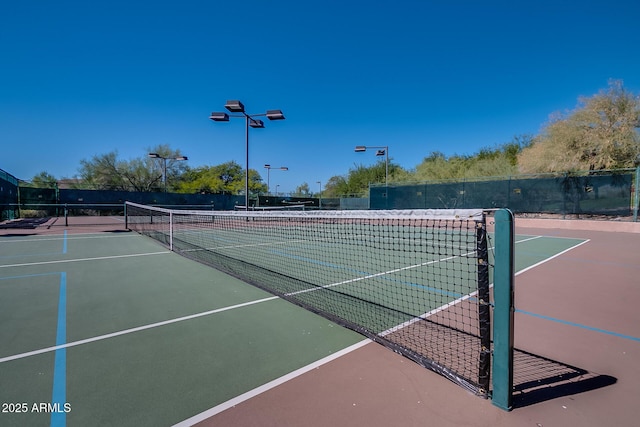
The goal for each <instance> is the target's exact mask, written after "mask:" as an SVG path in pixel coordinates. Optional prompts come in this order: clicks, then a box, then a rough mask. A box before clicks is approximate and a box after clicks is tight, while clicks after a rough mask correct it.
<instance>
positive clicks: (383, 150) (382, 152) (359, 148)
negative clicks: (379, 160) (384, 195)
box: [355, 145, 389, 185]
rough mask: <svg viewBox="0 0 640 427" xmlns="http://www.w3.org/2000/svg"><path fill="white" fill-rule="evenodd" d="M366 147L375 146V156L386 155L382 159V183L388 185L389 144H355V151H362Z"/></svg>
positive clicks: (365, 149)
mask: <svg viewBox="0 0 640 427" xmlns="http://www.w3.org/2000/svg"><path fill="white" fill-rule="evenodd" d="M367 148H376V149H378V151H376V156H385V157H386V158H385V161H384V185H389V146H388V145H384V146H374V145H367V146H365V145H357V146H356V149H355V152H356V153H362V152H364V151H367Z"/></svg>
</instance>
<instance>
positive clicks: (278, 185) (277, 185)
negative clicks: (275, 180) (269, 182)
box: [276, 184, 280, 197]
mask: <svg viewBox="0 0 640 427" xmlns="http://www.w3.org/2000/svg"><path fill="white" fill-rule="evenodd" d="M278 187H280V184H276V197H278Z"/></svg>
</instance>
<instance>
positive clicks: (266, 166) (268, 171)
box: [264, 165, 289, 194]
mask: <svg viewBox="0 0 640 427" xmlns="http://www.w3.org/2000/svg"><path fill="white" fill-rule="evenodd" d="M264 168H265V169H266V170H267V194H271V193H269V175H270V173H271V169H275V170H278V171H288V170H289V168H288V167H286V166H280V167H279V168H272V167H271V165H264Z"/></svg>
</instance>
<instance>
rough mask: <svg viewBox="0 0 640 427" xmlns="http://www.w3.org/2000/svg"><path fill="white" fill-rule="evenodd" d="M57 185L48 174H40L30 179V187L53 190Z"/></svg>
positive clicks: (55, 180) (54, 179) (56, 181)
mask: <svg viewBox="0 0 640 427" xmlns="http://www.w3.org/2000/svg"><path fill="white" fill-rule="evenodd" d="M57 185H58V180H57V179H56V178H55V177H54V176H53V175H51V174H50V173H48V172H44V171H43V172H40V173H39V174H37V175H34V176H33V178H31V182H30V187H37V188H54V187H56V186H57Z"/></svg>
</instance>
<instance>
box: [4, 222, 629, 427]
mask: <svg viewBox="0 0 640 427" xmlns="http://www.w3.org/2000/svg"><path fill="white" fill-rule="evenodd" d="M48 230H49V232H48V233H39V232H38V231H37V230H36V231H32V232H30V233H17V232H15V231H13V233H12V234H9V233H5V235H3V236H1V237H0V262H1V265H0V287H1V289H2V298H1V299H0V318H1V324H2V325H3V326H2V329H1V330H0V339H1V340H2V343H3V346H2V348H1V349H0V381H1V383H2V385H3V386H2V388H1V390H0V395H1V399H0V401H1V402H3V408H2V413H1V414H0V417H1V418H0V420H1V421H2V422H1V424H2V425H34V426H36V425H69V426H86V425H118V426H123V425H136V426H141V425H149V426H161V425H176V424H179V423H183V424H182V425H193V424H194V423H196V422H203V423H209V424H208V425H326V424H327V423H329V422H330V423H331V424H332V425H354V424H353V421H354V420H355V419H358V416H359V415H358V414H362V412H361V411H362V410H365V412H368V413H370V414H372V415H373V418H372V420H377V421H378V422H380V424H376V423H375V422H374V423H371V422H367V421H366V420H365V419H364V418H360V419H358V422H357V423H356V424H361V423H360V422H359V421H363V422H365V423H368V424H369V425H385V424H386V425H388V423H386V422H385V420H386V415H382V413H383V412H384V413H387V412H388V410H389V409H388V408H386V409H385V406H386V405H381V406H378V407H377V409H375V408H376V406H370V405H375V403H376V402H379V401H380V400H382V401H384V400H385V399H386V401H388V402H395V401H396V400H397V399H400V400H401V401H403V402H405V403H404V404H405V405H414V406H415V401H416V399H415V397H416V396H415V395H410V394H411V393H405V395H404V397H405V398H406V399H404V400H402V399H401V397H402V396H401V395H402V394H403V393H398V392H397V390H396V391H395V392H394V388H393V387H394V386H393V383H394V381H402V380H403V379H404V380H407V379H409V382H410V384H412V385H411V387H412V388H414V390H413V393H416V390H417V388H420V389H421V390H422V391H420V392H418V393H434V392H436V394H438V393H439V394H440V395H442V396H456V399H460V400H461V401H463V402H465V404H467V405H471V406H472V407H476V408H481V412H483V413H484V414H485V415H487V416H488V417H489V418H488V419H487V420H489V419H490V420H491V421H492V422H493V421H496V420H498V421H500V420H504V421H503V422H504V424H503V425H514V424H510V423H508V422H507V421H509V419H511V421H513V420H515V419H519V418H521V417H522V415H520V414H523V413H525V412H527V411H528V410H529V409H530V408H535V407H536V406H537V405H535V404H531V402H530V401H529V403H528V404H526V405H525V404H522V403H521V404H520V406H522V407H523V408H522V409H517V408H516V410H515V411H513V412H512V413H508V412H504V411H500V410H499V409H497V408H495V407H492V405H491V404H490V403H488V402H487V401H486V400H484V399H480V398H477V397H475V396H471V395H470V394H469V393H467V392H466V391H465V390H464V389H462V388H460V387H456V386H455V385H454V384H452V383H450V382H449V381H447V380H445V379H444V378H442V377H440V376H438V375H435V374H434V373H432V372H430V371H429V370H426V369H424V368H422V367H420V366H419V365H418V364H416V363H413V362H411V361H409V360H408V359H405V358H403V357H401V356H399V355H397V354H395V353H394V352H391V351H389V350H387V349H385V348H384V347H382V346H379V345H376V344H369V343H368V340H366V339H365V338H364V337H363V336H362V335H360V334H358V333H355V332H353V331H351V330H349V329H346V328H343V327H341V326H338V325H337V324H336V323H334V322H332V321H330V320H328V319H326V318H324V317H320V316H318V315H316V314H313V313H312V312H310V311H308V310H305V309H303V308H301V307H299V306H297V305H294V304H291V303H290V302H287V301H285V300H283V299H282V298H279V297H276V296H273V295H272V294H270V293H267V292H265V291H263V290H261V289H259V288H256V287H254V286H251V285H248V284H246V283H245V282H243V281H240V280H238V279H236V278H234V277H232V276H229V275H227V274H225V273H222V272H219V271H217V270H214V269H212V268H210V267H208V266H206V265H203V264H202V263H199V262H194V261H193V260H190V259H187V258H185V257H182V256H179V255H178V254H176V253H175V252H171V251H169V250H168V249H167V248H166V247H165V246H162V245H159V244H158V243H156V242H154V241H153V240H152V239H149V238H147V237H145V236H142V235H139V234H136V233H133V232H123V231H124V227H117V228H110V229H109V230H110V231H106V232H100V233H88V232H87V231H88V230H87V229H86V228H84V229H83V228H75V229H73V228H64V229H60V228H58V229H51V228H49V229H48ZM527 231H529V230H527ZM554 233H555V234H558V233H557V232H554ZM554 233H550V232H549V231H548V230H546V232H542V233H534V234H529V233H523V234H522V235H518V236H517V238H516V245H515V249H516V257H515V260H516V269H517V271H520V272H521V274H520V275H519V276H518V277H519V278H520V277H523V278H524V277H525V276H527V275H528V276H531V275H532V274H531V273H533V272H535V271H536V270H537V269H543V268H546V267H548V266H549V265H551V264H554V263H557V262H561V261H562V260H563V259H565V260H566V259H570V260H572V262H575V258H574V257H573V256H572V254H573V253H576V252H580V251H581V250H582V249H584V248H585V247H588V246H589V245H590V244H591V243H592V242H593V239H591V238H589V237H584V236H586V235H587V234H588V233H579V232H574V233H564V234H565V235H551V234H554ZM635 237H636V240H635V242H636V243H637V236H635ZM229 239H230V240H233V239H234V237H233V236H226V237H224V239H223V240H229ZM235 239H236V241H237V239H238V238H237V237H235ZM294 240H295V239H294ZM596 240H597V239H596ZM207 243H209V242H207ZM224 244H225V245H227V247H228V246H230V245H229V242H228V241H226V242H224ZM636 248H637V246H636ZM324 251H325V252H329V251H328V250H327V249H326V248H325V249H324ZM267 255H268V256H272V255H273V253H272V252H269V253H268V254H262V255H261V258H263V259H265V257H266V256H267ZM315 256H317V254H314V253H308V252H304V251H302V250H296V251H294V252H288V253H287V260H288V261H289V262H292V259H293V260H294V261H295V259H294V258H296V257H297V258H303V259H306V260H308V259H309V258H311V257H315ZM447 256H451V255H447ZM268 261H269V263H273V262H274V261H273V260H268ZM297 261H300V259H298V260H297ZM330 262H334V261H329V260H320V259H315V265H318V264H324V265H325V267H326V264H328V263H330ZM584 263H585V265H586V264H587V262H586V261H585V262H584ZM380 268H381V269H382V270H383V271H389V269H390V268H391V269H392V268H393V266H389V265H381V266H380ZM627 268H628V267H627ZM633 268H635V269H636V270H633ZM330 270H331V271H333V272H334V273H335V274H337V276H336V277H331V278H330V279H331V280H330V282H331V283H338V282H339V281H343V280H344V278H343V277H342V276H341V275H340V274H338V273H341V272H339V271H336V270H337V269H336V268H331V269H330ZM365 270H366V266H359V267H358V273H359V274H360V273H362V271H365ZM565 270H566V269H565ZM631 270H632V271H635V272H636V273H637V267H631ZM324 271H326V270H324ZM574 273H575V271H574ZM565 274H566V272H565ZM377 280H378V281H381V282H382V283H383V284H385V285H387V284H388V282H389V281H393V282H397V281H406V280H407V279H406V278H404V277H402V278H397V277H392V278H389V276H388V275H386V277H385V278H384V279H382V280H381V279H377ZM519 280H520V279H519ZM527 280H530V279H527ZM523 282H524V284H523V285H522V286H521V284H520V283H518V287H519V288H520V287H522V288H523V289H524V294H525V295H528V292H531V291H529V289H530V288H532V287H531V286H527V285H528V284H527V283H526V281H525V280H523ZM549 285H550V283H547V281H546V280H545V283H543V284H541V285H540V284H538V285H537V286H538V288H540V287H542V288H544V287H545V286H549ZM412 287H415V286H412ZM519 288H518V293H517V295H518V298H520V296H519V291H520V289H519ZM289 291H290V290H287V292H289ZM355 291H356V290H354V292H355ZM361 291H362V290H361V289H357V292H361ZM424 291H425V290H424V289H418V292H424ZM628 291H629V292H632V289H628ZM461 292H463V291H460V292H458V293H461ZM467 292H468V291H467ZM307 293H308V292H307ZM458 293H456V294H455V295H450V296H449V298H451V299H449V301H451V300H455V299H456V298H458V297H459V295H458ZM557 294H558V292H556V293H555V294H552V295H554V296H555V297H556V300H555V301H549V300H547V301H544V302H543V303H541V304H540V305H538V306H536V304H533V305H530V304H531V303H532V302H535V301H537V298H543V300H544V298H549V294H547V295H546V296H543V297H540V296H535V292H531V295H528V296H527V300H526V303H522V307H519V305H520V304H518V306H517V307H516V308H517V312H516V316H517V320H518V322H520V318H523V319H524V320H523V321H522V322H521V323H522V324H523V325H524V329H525V331H524V332H527V328H528V326H527V324H528V323H530V322H533V323H540V322H542V323H544V324H545V325H546V326H544V327H545V328H547V329H549V328H550V329H552V330H553V329H558V328H569V329H571V330H577V331H578V334H581V333H584V332H585V331H588V332H589V333H592V334H596V335H597V336H606V337H607V338H609V339H614V340H618V341H621V342H623V343H624V344H625V345H626V346H627V347H628V348H627V350H628V351H629V354H633V352H635V354H637V353H638V347H639V346H640V342H639V341H640V340H638V339H637V338H634V337H638V336H639V335H640V334H639V333H637V324H636V325H633V326H629V325H626V326H624V327H623V328H622V329H624V330H622V331H621V328H619V327H616V326H614V325H611V326H612V327H611V328H602V329H599V328H596V327H591V329H588V328H583V327H580V326H581V325H589V324H591V323H589V321H588V320H589V319H583V318H578V321H576V322H569V321H566V322H565V323H562V322H560V321H557V320H561V319H563V317H562V316H558V317H557V318H556V317H554V315H555V313H554V310H553V309H552V308H551V307H553V306H554V305H556V304H558V300H562V292H560V294H561V295H560V297H559V296H558V295H557ZM440 297H442V294H440ZM564 297H567V295H566V294H565V295H564ZM578 297H579V296H576V295H573V296H572V297H571V298H578ZM517 301H519V300H517ZM442 302H446V301H445V300H443V301H442ZM580 303H581V304H582V306H583V307H584V305H585V304H587V303H588V301H580ZM587 305H588V304H587ZM618 309H622V308H621V307H618ZM403 311H406V308H403ZM564 311H565V312H566V313H568V312H569V311H570V310H569V308H567V307H565V310H564ZM608 314H612V313H608ZM578 317H579V316H578ZM564 318H566V317H564ZM556 326H557V328H556ZM605 326H606V325H605ZM380 327H381V328H382V327H384V328H386V327H388V325H383V326H380ZM539 327H540V326H537V327H536V328H539ZM536 328H533V329H536ZM596 329H597V330H596ZM616 330H618V331H621V332H615V331H616ZM601 331H608V332H614V333H610V334H604V333H603V332H601ZM616 334H617V335H616ZM522 335H523V334H522V333H520V331H518V333H517V334H516V345H518V344H519V343H524V344H526V345H525V346H524V348H525V349H526V350H528V351H529V352H536V351H537V350H540V348H542V349H543V350H544V351H542V354H540V352H538V353H537V354H535V355H534V354H530V353H526V352H520V353H517V354H518V355H520V359H518V356H517V358H516V364H518V363H519V361H520V363H525V364H526V363H530V361H531V360H536V361H537V362H540V361H541V360H543V359H544V361H545V363H547V365H545V366H547V367H549V366H554V369H556V371H555V372H553V374H554V375H552V376H553V377H558V372H560V371H562V373H561V374H560V376H563V375H564V378H560V380H562V379H566V378H569V377H570V376H571V375H573V377H572V378H573V379H574V380H575V378H576V375H575V373H576V372H579V376H581V377H582V378H583V379H584V378H587V377H588V378H591V377H590V376H589V374H592V372H591V371H589V370H588V369H585V368H582V366H586V365H589V362H588V361H587V360H586V359H585V357H584V355H583V354H580V355H574V356H572V357H570V358H554V357H553V356H554V352H553V351H549V350H548V347H549V345H548V343H546V342H544V339H541V340H540V341H539V342H537V343H536V342H535V337H536V336H539V334H536V333H531V334H530V337H529V338H526V337H525V338H521V337H522ZM524 335H525V336H526V334H524ZM551 335H553V334H551ZM531 336H532V337H533V338H534V341H533V343H532V342H531V339H530V338H531ZM554 339H556V338H554ZM616 342H617V341H616ZM545 351H547V353H545ZM358 356H360V357H358ZM541 356H544V357H541ZM356 357H358V359H359V360H354V358H356ZM385 364H391V365H395V366H396V368H390V367H389V366H388V365H387V366H386V367H383V366H384V365H385ZM400 365H401V368H398V366H400ZM345 369H346V371H345ZM362 369H367V370H371V369H373V370H374V371H376V372H375V374H376V375H377V380H373V379H372V378H373V377H372V376H371V374H365V373H364V372H363V371H361V370H362ZM545 369H546V368H545ZM549 369H550V368H549ZM534 370H535V369H534ZM390 374H396V375H394V376H393V378H394V379H387V380H386V381H385V379H386V378H387V375H390ZM517 374H518V373H517V372H516V377H517ZM538 374H539V375H538V377H536V376H535V375H533V376H531V377H530V378H528V379H526V380H522V379H520V380H518V378H516V386H517V387H520V391H526V390H529V389H533V388H535V389H537V388H538V386H536V387H532V386H531V385H530V384H528V383H530V382H531V381H534V382H535V381H539V380H540V379H541V378H542V379H544V378H543V376H541V375H540V374H541V373H540V370H538ZM544 374H548V372H545V373H544ZM605 374H606V370H600V371H599V375H595V376H592V377H593V378H595V379H596V380H598V381H600V383H599V384H600V385H599V386H598V387H595V386H594V387H592V388H593V389H600V388H603V387H604V388H606V386H607V385H611V384H613V383H614V382H611V381H610V382H611V384H605V383H606V381H607V380H608V379H610V378H613V377H611V376H609V375H605ZM353 375H360V380H359V381H358V380H354V379H353V377H352V376H353ZM405 375H408V377H407V376H405ZM588 378H587V379H588ZM636 379H637V377H636ZM309 380H311V381H310V382H309ZM442 380H444V382H441V381H442ZM336 381H338V383H336ZM339 381H347V383H342V384H340V383H339ZM377 381H383V382H386V385H387V390H386V394H385V392H384V391H382V390H380V389H378V388H377V387H378V385H376V384H377ZM555 381H556V382H558V381H559V379H558V378H556V380H555ZM603 381H604V383H602V382H603ZM418 384H424V388H422V387H421V386H419V385H418ZM547 385H549V384H547ZM358 387H365V388H366V390H368V391H365V390H364V389H360V392H358V391H357V390H356V389H357V388H358ZM434 388H437V389H438V390H434ZM611 388H613V387H611ZM300 390H305V391H304V392H301V391H300ZM371 392H375V393H376V394H377V397H375V398H372V399H370V400H369V401H367V402H362V403H360V406H359V407H358V403H359V402H352V400H356V399H363V398H365V396H367V395H369V393H371ZM556 392H557V389H556ZM280 393H285V396H281V395H280ZM348 393H351V394H350V395H349V394H348ZM345 394H347V396H349V397H345ZM566 394H568V393H566ZM356 396H357V397H356ZM249 397H252V399H248V398H249ZM424 397H426V396H423V398H424ZM423 398H421V399H422V400H421V401H423V400H428V399H423ZM274 399H275V400H274ZM325 399H327V400H325ZM334 399H341V400H339V401H335V400H334ZM301 400H303V401H305V402H306V404H301ZM432 400H433V401H434V402H437V399H435V398H434V399H432ZM451 400H453V399H451ZM539 400H541V401H542V402H545V404H547V403H549V402H552V401H553V399H539ZM425 403H426V402H425ZM265 405H266V406H265ZM418 406H420V405H418ZM426 406H427V405H425V404H422V408H414V409H420V410H422V411H423V413H422V416H423V417H425V418H427V417H429V414H430V412H429V410H426V408H425V407H426ZM399 407H401V406H400V405H397V406H396V407H395V408H396V409H394V410H393V411H392V412H393V413H394V414H395V412H396V411H397V410H400V409H399ZM242 408H244V409H242ZM241 409H242V410H241ZM301 410H302V411H303V412H304V414H303V415H300V411H301ZM316 411H320V412H318V414H317V415H313V414H314V413H315V412H316ZM320 413H322V414H324V415H322V416H321V415H320ZM376 414H377V415H376ZM354 416H356V418H354ZM431 416H433V414H431ZM299 417H302V418H299ZM394 417H399V418H394V419H396V420H398V421H400V422H402V424H404V425H424V423H422V422H420V421H419V418H420V416H419V415H416V413H415V411H414V410H412V411H405V414H404V417H408V418H406V419H405V421H402V420H403V415H401V414H399V413H398V414H395V415H394ZM416 417H418V418H416ZM456 417H458V415H455V416H453V415H450V418H451V419H452V420H454V421H455V418H456ZM435 419H438V418H437V417H436V418H435ZM445 419H446V418H445ZM440 420H441V421H442V419H440ZM423 421H424V419H423ZM485 421H486V420H485ZM471 424H472V425H473V423H471ZM489 424H491V423H490V422H484V421H480V422H478V423H477V424H475V425H489ZM498 424H499V422H498ZM426 425H429V424H426ZM431 425H446V422H439V423H434V424H431ZM523 425H525V424H523ZM533 425H535V424H533ZM541 425H542V424H541ZM618 425H624V424H618Z"/></svg>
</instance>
